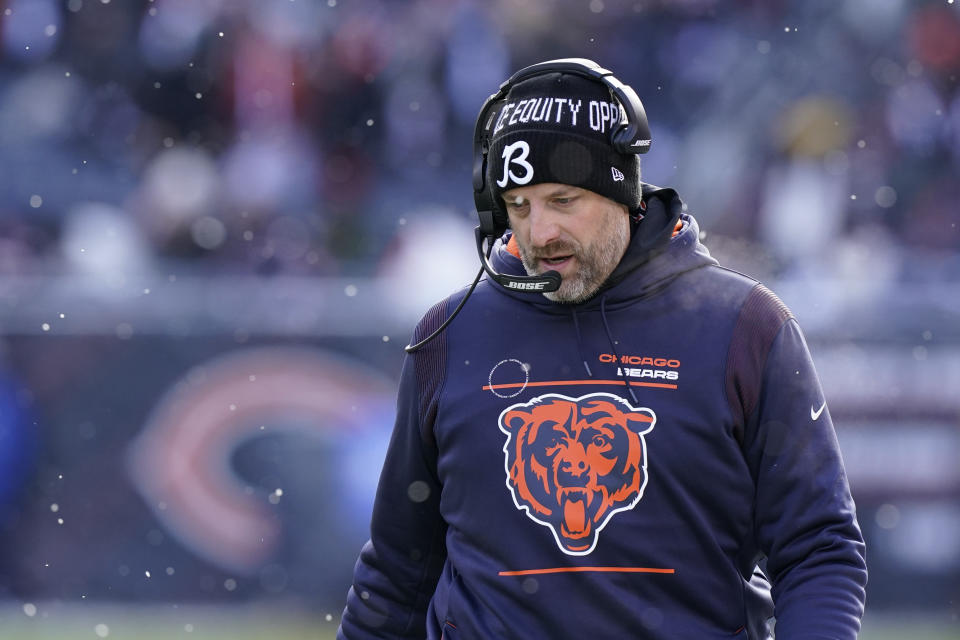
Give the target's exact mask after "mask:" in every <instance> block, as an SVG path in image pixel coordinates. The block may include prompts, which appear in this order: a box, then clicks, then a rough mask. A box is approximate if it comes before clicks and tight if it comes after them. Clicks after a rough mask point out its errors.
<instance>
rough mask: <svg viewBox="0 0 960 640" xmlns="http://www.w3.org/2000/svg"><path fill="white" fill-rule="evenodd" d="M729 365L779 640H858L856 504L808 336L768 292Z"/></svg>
mask: <svg viewBox="0 0 960 640" xmlns="http://www.w3.org/2000/svg"><path fill="white" fill-rule="evenodd" d="M730 362H731V363H732V366H733V370H732V371H731V372H729V375H728V393H729V394H730V395H731V399H732V400H734V402H732V405H733V406H734V408H735V413H739V414H740V415H741V416H742V417H743V418H744V420H743V425H744V428H743V432H742V433H741V434H739V435H740V436H741V439H742V446H743V450H744V455H745V457H746V461H747V464H748V466H749V468H750V471H751V474H752V475H753V479H754V486H755V496H754V536H755V539H756V541H757V544H758V545H759V547H760V550H761V551H762V552H763V553H764V554H765V555H766V557H767V564H766V573H767V576H768V577H769V579H770V581H771V585H772V595H773V600H774V607H775V617H776V632H777V637H778V638H787V639H788V640H815V639H816V640H826V639H832V640H855V639H856V637H857V634H858V632H859V630H860V619H861V617H862V616H863V608H864V600H865V585H866V581H867V569H866V562H865V558H864V543H863V537H862V535H861V533H860V528H859V525H858V524H857V520H856V512H855V507H854V503H853V498H852V497H851V495H850V488H849V485H848V482H847V476H846V472H845V471H844V467H843V461H842V459H841V456H840V450H839V447H838V445H837V439H836V434H835V432H834V428H833V422H832V421H831V419H830V412H829V410H828V409H827V408H826V399H825V396H824V394H823V390H822V389H821V386H820V381H819V379H818V377H817V373H816V370H815V368H814V365H813V361H812V359H811V357H810V353H809V350H808V348H807V344H806V342H805V340H804V337H803V334H802V332H801V330H800V327H799V326H798V325H797V322H796V321H795V320H794V319H793V317H792V315H791V314H790V312H789V310H788V309H787V308H786V307H785V306H784V305H783V303H782V302H780V300H779V299H778V298H777V297H776V296H775V295H774V294H773V293H771V292H770V291H769V290H768V289H766V287H763V286H762V285H757V286H756V287H755V288H754V290H753V291H752V292H751V294H750V296H749V297H748V299H747V302H746V303H745V304H744V307H743V310H742V311H741V318H740V322H739V323H738V327H737V330H736V332H735V335H734V339H733V341H732V344H731V359H730Z"/></svg>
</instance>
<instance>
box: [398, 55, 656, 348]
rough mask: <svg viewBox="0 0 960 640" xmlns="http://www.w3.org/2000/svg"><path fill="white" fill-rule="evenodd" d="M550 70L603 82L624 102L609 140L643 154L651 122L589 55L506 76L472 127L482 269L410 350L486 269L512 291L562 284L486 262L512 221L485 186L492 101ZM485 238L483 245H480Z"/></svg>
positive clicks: (552, 275)
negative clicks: (510, 272) (621, 116)
mask: <svg viewBox="0 0 960 640" xmlns="http://www.w3.org/2000/svg"><path fill="white" fill-rule="evenodd" d="M548 73H566V74H573V75H578V76H582V77H584V78H588V79H591V80H595V81H597V82H600V83H602V84H603V85H604V86H606V87H607V89H608V90H609V91H610V96H611V97H612V98H613V99H615V100H616V101H617V102H618V103H620V106H621V107H623V110H624V113H625V114H626V121H625V122H622V123H621V124H620V125H619V126H618V127H614V128H612V129H611V130H610V144H611V145H612V146H613V147H614V148H615V149H616V150H617V151H618V152H620V153H623V154H631V153H632V154H643V153H647V152H648V151H649V150H650V125H649V123H648V122H647V113H646V111H645V110H644V108H643V103H641V102H640V98H639V97H637V94H636V92H635V91H634V90H633V89H632V88H631V87H630V86H629V85H626V84H623V83H622V82H620V81H619V80H618V79H617V78H615V77H614V76H613V73H612V72H611V71H609V70H607V69H604V68H603V67H601V66H600V65H598V64H597V63H596V62H594V61H593V60H588V59H587V58H559V59H557V60H547V61H546V62H540V63H537V64H534V65H530V66H529V67H524V68H523V69H520V70H519V71H517V72H516V73H514V74H513V75H512V76H510V77H509V78H508V79H507V80H505V81H504V82H503V83H502V84H501V85H500V88H499V89H498V90H497V92H496V93H494V94H492V95H491V96H490V97H489V98H487V100H486V101H485V102H484V103H483V106H482V107H481V108H480V114H479V115H478V116H477V123H476V126H475V128H474V132H473V201H474V204H475V205H476V208H477V216H478V217H479V219H480V224H479V225H478V226H477V227H476V229H474V234H475V235H476V243H477V255H478V256H479V258H480V265H481V269H480V271H479V272H478V273H477V277H476V278H475V279H474V281H473V284H472V285H471V286H470V289H469V291H467V294H466V295H465V296H464V298H463V300H461V301H460V304H459V305H457V308H456V309H454V310H453V313H451V314H450V317H449V318H447V319H446V320H445V321H444V323H443V324H441V325H440V326H439V327H438V328H437V330H436V331H434V332H433V333H431V334H430V335H429V336H427V337H426V338H425V339H423V340H421V341H420V342H418V343H417V344H412V345H407V346H406V347H405V349H406V351H407V353H413V352H414V351H416V350H418V349H420V347H422V346H423V345H425V344H427V343H428V342H430V341H431V340H432V339H433V338H435V337H436V336H437V335H439V334H440V332H441V331H443V330H444V329H446V327H447V325H449V324H450V322H451V321H452V320H453V319H454V318H455V317H456V316H457V314H458V313H460V309H462V308H463V305H464V303H466V301H467V299H468V298H469V297H470V294H472V293H473V290H474V289H475V288H476V286H477V283H478V282H479V281H480V277H481V276H482V275H483V273H484V272H486V274H487V275H488V276H489V277H490V278H491V279H492V280H494V281H495V282H497V283H499V284H500V285H501V286H503V287H506V288H507V289H510V290H511V291H522V292H528V293H547V292H550V291H556V290H557V289H559V288H560V284H561V278H560V274H559V273H557V272H556V271H547V272H545V273H542V274H540V275H538V276H513V275H507V274H503V273H498V272H497V271H496V270H495V269H494V268H493V265H492V264H491V263H490V253H491V252H492V251H493V243H494V242H496V240H497V239H499V238H500V237H501V236H502V235H503V234H504V233H505V232H506V230H507V228H508V227H509V226H510V220H509V218H508V216H507V214H506V213H505V212H504V211H503V209H502V208H500V207H497V206H496V203H495V202H494V201H493V195H492V193H491V191H490V189H488V188H487V154H488V153H489V151H490V139H491V137H492V133H491V127H492V126H493V122H494V116H495V112H494V111H493V108H494V106H495V105H496V104H497V103H498V102H500V101H501V100H503V99H504V98H505V97H506V96H507V94H508V93H509V92H510V90H511V89H512V88H513V86H514V85H516V84H517V83H519V82H522V81H524V80H528V79H530V78H532V77H534V76H539V75H545V74H548ZM484 240H486V241H487V248H486V250H484Z"/></svg>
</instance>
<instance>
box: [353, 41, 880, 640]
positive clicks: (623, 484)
mask: <svg viewBox="0 0 960 640" xmlns="http://www.w3.org/2000/svg"><path fill="white" fill-rule="evenodd" d="M535 67H536V68H531V69H534V71H537V69H539V72H533V73H524V72H521V73H519V74H517V75H516V76H514V78H513V79H511V81H508V82H507V83H505V85H504V87H503V88H502V90H501V92H500V93H499V94H497V95H495V96H493V97H492V102H491V103H490V104H489V105H488V107H485V108H484V110H483V111H481V117H480V121H479V122H478V136H477V143H478V145H477V146H478V149H479V153H480V154H481V155H480V156H479V157H478V158H477V160H478V162H477V165H476V166H477V167H479V170H480V172H481V175H480V179H479V180H475V188H476V189H477V190H478V192H477V196H478V203H481V206H480V207H479V209H480V213H481V221H482V224H481V226H482V227H486V228H487V231H486V232H487V233H490V234H492V235H495V236H498V237H499V233H500V232H501V231H504V229H503V228H502V227H503V226H504V225H508V226H509V230H507V231H506V232H505V233H504V236H503V238H502V239H501V241H500V242H499V243H498V244H497V245H496V246H495V247H494V249H493V252H492V264H488V265H487V269H488V274H490V278H488V279H487V280H484V281H483V282H481V283H480V285H479V286H477V287H476V291H475V293H474V295H473V297H472V298H471V299H470V301H469V303H468V304H466V305H464V306H463V314H462V315H461V316H460V317H458V318H457V320H456V321H455V322H452V323H450V325H449V327H447V328H446V329H445V331H443V332H440V333H439V334H437V335H436V337H435V339H433V340H432V341H431V342H429V343H427V344H425V345H422V348H420V349H419V350H418V351H415V352H414V353H413V354H412V355H411V356H409V357H408V358H407V359H406V361H405V364H404V367H403V372H402V375H401V383H400V389H399V399H398V415H397V423H396V427H395V431H394V434H393V438H392V441H391V443H390V448H389V452H388V454H387V459H386V462H385V464H384V468H383V471H382V475H381V480H380V486H379V490H378V493H377V500H376V506H375V509H374V514H373V521H372V530H371V540H370V542H369V543H368V544H367V545H366V546H364V548H363V550H362V552H361V554H360V559H359V561H358V563H357V567H356V571H355V577H354V584H353V587H352V588H351V589H350V592H349V594H348V600H347V607H346V610H345V611H344V615H343V620H342V623H341V627H340V631H339V633H338V637H340V638H345V639H347V640H358V639H361V638H424V637H427V638H431V639H436V638H447V639H451V640H452V639H455V638H471V639H484V640H487V639H492V638H550V639H553V638H579V639H584V638H590V639H601V638H603V639H606V638H656V639H660V638H662V639H671V640H674V639H678V638H679V639H688V638H689V639H696V640H700V639H704V638H751V639H761V638H769V637H771V632H770V627H771V626H773V625H772V620H771V619H772V618H773V617H775V619H776V623H775V626H776V635H777V637H779V638H781V639H782V638H788V639H798V638H810V639H813V638H817V639H826V638H833V639H852V638H855V637H856V636H857V633H858V631H859V628H860V618H861V616H862V613H863V604H864V585H865V583H866V566H865V563H864V555H863V554H864V545H863V541H862V538H861V534H860V530H859V527H858V525H857V522H856V517H855V513H854V505H853V501H852V499H851V497H850V491H849V488H848V484H847V480H846V476H845V473H844V470H843V465H842V461H841V458H840V453H839V451H838V448H837V443H836V438H835V435H834V430H833V425H832V423H831V419H830V414H829V412H828V411H827V409H826V401H825V399H824V395H823V393H822V391H821V388H820V385H819V382H818V379H817V375H816V372H815V370H814V366H813V364H812V362H811V359H810V356H809V353H808V350H807V347H806V344H805V342H804V338H803V336H802V334H801V331H800V329H799V327H798V325H797V323H796V321H795V320H794V318H793V316H792V315H791V314H790V311H789V310H788V309H787V308H786V307H785V306H784V305H783V304H782V303H781V302H780V301H779V299H777V298H776V296H774V294H773V293H771V292H770V291H769V290H768V289H766V288H765V287H763V286H762V285H760V284H758V283H757V282H755V281H753V280H751V279H749V278H747V277H745V276H743V275H740V274H738V273H734V272H731V271H728V270H726V269H724V268H722V267H720V266H719V265H718V264H717V262H716V261H715V260H714V259H713V258H711V257H710V254H709V252H708V251H707V249H706V248H705V247H704V246H703V245H701V244H700V243H699V242H698V235H699V229H698V226H697V222H696V221H695V220H694V218H693V217H692V216H690V215H687V214H685V213H683V211H682V209H683V207H682V204H681V202H680V200H679V198H678V196H677V194H676V193H675V192H674V191H672V190H670V189H661V188H656V187H652V186H650V185H645V184H642V183H641V182H640V175H639V173H640V172H639V159H638V158H637V155H636V152H624V151H623V150H624V149H625V148H626V149H628V150H629V149H630V148H631V146H645V145H649V140H648V138H649V136H647V139H644V138H642V137H639V138H638V137H637V136H638V135H639V136H642V135H643V133H642V132H641V133H639V134H637V128H636V127H634V128H633V129H632V131H633V133H632V134H631V136H632V137H633V138H636V139H635V140H633V141H630V140H627V142H626V143H624V141H623V140H622V139H619V138H618V137H617V136H618V133H617V132H618V131H620V130H621V129H622V128H623V126H624V121H628V120H629V119H630V118H635V119H638V120H639V119H643V120H644V123H643V124H644V126H645V115H643V114H642V106H640V105H639V101H636V104H630V105H624V104H623V103H624V102H628V103H630V102H631V100H619V101H615V100H614V99H613V95H618V96H619V97H620V98H623V97H624V96H625V95H626V94H624V93H623V91H620V90H619V89H621V88H622V87H621V86H620V85H619V84H618V83H617V82H616V81H615V80H614V79H611V78H606V76H603V75H602V74H601V73H600V72H599V71H597V69H598V68H597V67H596V66H595V64H594V63H591V62H590V61H586V60H579V59H577V60H565V61H554V62H551V63H544V64H543V65H537V66H535ZM600 71H602V70H600ZM612 89H617V91H615V92H614V94H612V93H611V90H612ZM629 93H630V94H632V90H631V91H630V92H629ZM628 97H629V96H628ZM621 107H622V108H621ZM627 124H629V123H627ZM634 124H635V123H634ZM641 131H642V128H641ZM631 136H628V138H630V137H631ZM637 141H639V143H640V144H638V142H637ZM489 198H493V203H494V204H495V206H496V210H495V211H494V212H493V214H492V218H493V220H494V222H493V224H492V225H491V221H490V219H489V216H488V217H487V218H485V217H484V216H485V214H484V211H483V209H484V208H485V207H484V206H482V203H483V202H488V201H489ZM497 221H499V223H498V222H497ZM551 271H552V272H555V274H558V275H559V277H560V284H559V287H558V288H556V289H555V290H552V291H551V290H550V289H553V288H554V286H555V285H556V281H555V279H556V275H554V274H549V272H551ZM548 274H549V275H548ZM551 283H552V284H551ZM531 291H533V292H532V293H531ZM464 295H465V293H464V292H460V293H458V294H454V295H453V296H451V297H450V298H448V299H447V300H445V301H443V302H441V303H440V304H438V305H437V306H436V307H434V308H433V309H431V310H430V311H429V312H428V313H427V314H426V316H425V317H424V318H423V320H422V321H421V322H420V324H419V325H418V327H417V329H416V332H415V337H416V339H418V340H422V339H423V338H424V337H426V336H428V335H431V334H433V333H434V332H435V331H436V330H437V329H438V328H439V327H440V325H441V322H443V321H444V320H445V319H447V318H448V317H449V316H450V315H451V313H452V312H453V308H454V306H455V305H456V304H457V303H458V302H462V301H463V299H464ZM418 346H421V345H418Z"/></svg>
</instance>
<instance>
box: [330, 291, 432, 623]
mask: <svg viewBox="0 0 960 640" xmlns="http://www.w3.org/2000/svg"><path fill="white" fill-rule="evenodd" d="M445 308H446V305H444V304H443V303H441V304H439V305H437V306H436V307H434V308H433V309H431V311H430V312H429V313H428V314H427V315H426V316H425V317H424V319H423V320H422V321H421V323H420V324H419V325H418V327H417V330H416V331H415V333H414V336H415V338H414V339H415V341H416V340H420V339H421V337H422V336H426V335H429V333H430V332H431V331H432V330H433V328H434V325H438V324H439V322H437V321H436V320H437V319H438V318H439V319H440V320H442V319H443V313H442V312H443V310H444V309H445ZM445 353H446V343H445V340H444V337H443V334H441V335H440V337H438V338H437V339H435V340H434V341H433V342H431V343H430V344H428V345H427V346H425V347H424V348H423V349H421V350H420V351H417V352H416V353H414V354H411V355H408V356H406V358H405V360H404V364H403V369H402V371H401V375H400V386H399V391H398V395H397V418H396V423H395V425H394V430H393V435H392V436H391V439H390V445H389V447H388V449H387V456H386V460H385V461H384V465H383V469H382V471H381V474H380V484H379V486H378V488H377V494H376V499H375V502H374V507H373V518H372V521H371V525H370V540H369V541H368V542H367V543H366V544H365V545H364V546H363V549H362V550H361V552H360V557H359V559H358V560H357V564H356V567H355V568H354V576H353V585H352V586H351V587H350V590H349V591H348V593H347V606H346V608H345V609H344V612H343V618H342V620H341V623H340V628H339V629H338V631H337V638H338V640H365V639H368V638H378V639H400V638H418V639H422V638H424V637H426V618H427V608H428V605H429V603H430V598H431V597H432V596H433V593H434V590H435V589H436V584H437V580H438V578H439V575H440V571H441V569H442V567H443V563H444V561H445V559H446V546H445V532H446V525H445V524H444V522H443V519H442V518H441V515H440V490H441V486H440V482H439V480H438V478H437V449H436V443H435V441H434V439H433V429H432V424H433V416H434V415H435V413H436V404H437V397H438V396H439V393H440V386H441V382H442V372H443V370H444V366H445V363H444V359H445Z"/></svg>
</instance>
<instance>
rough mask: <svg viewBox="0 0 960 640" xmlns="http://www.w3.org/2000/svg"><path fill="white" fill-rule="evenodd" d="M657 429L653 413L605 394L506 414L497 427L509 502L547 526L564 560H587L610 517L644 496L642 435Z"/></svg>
mask: <svg viewBox="0 0 960 640" xmlns="http://www.w3.org/2000/svg"><path fill="white" fill-rule="evenodd" d="M655 422H656V415H654V413H653V411H651V410H650V409H647V408H642V409H635V408H633V407H631V406H630V405H629V404H628V403H627V402H626V401H625V400H623V399H622V398H619V397H617V396H614V395H612V394H608V393H593V394H590V395H586V396H581V397H579V398H568V397H566V396H562V395H558V394H549V395H545V396H541V397H539V398H534V399H533V400H532V401H530V402H527V403H523V404H515V405H513V406H511V407H508V408H507V409H505V410H504V411H503V413H501V414H500V420H499V426H500V430H501V431H503V432H504V433H506V434H507V443H506V444H505V445H504V447H503V451H504V453H505V454H506V461H505V468H506V472H507V487H508V488H509V489H510V491H511V493H512V494H513V501H514V503H515V504H516V505H517V508H518V509H522V510H524V511H526V513H527V515H528V516H529V517H530V518H531V519H532V520H534V521H535V522H538V523H540V524H542V525H545V526H547V527H550V529H551V530H552V531H553V535H554V538H556V541H557V544H558V545H559V546H560V549H561V551H563V552H564V553H567V554H570V555H586V554H588V553H590V552H591V551H593V549H594V547H596V544H597V538H598V534H599V533H600V530H601V529H603V527H604V526H606V524H607V523H608V522H609V521H610V518H611V517H612V516H613V514H615V513H617V512H620V511H624V510H626V509H632V508H633V507H635V506H636V504H637V503H638V502H639V501H640V498H641V497H642V496H643V489H644V487H645V486H646V484H647V451H646V449H647V447H646V442H645V441H644V438H643V436H644V434H645V433H648V432H649V431H650V430H651V429H653V425H654V423H655Z"/></svg>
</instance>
